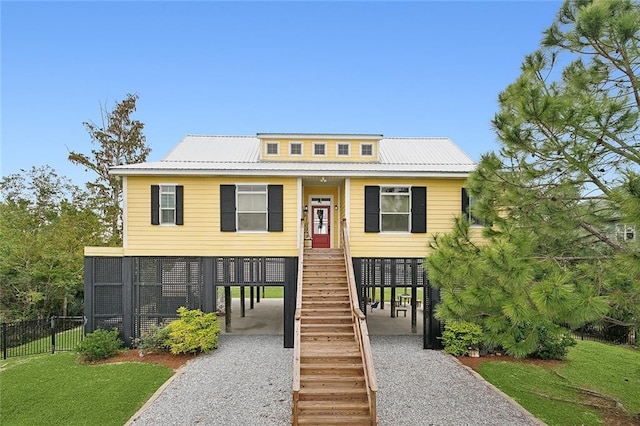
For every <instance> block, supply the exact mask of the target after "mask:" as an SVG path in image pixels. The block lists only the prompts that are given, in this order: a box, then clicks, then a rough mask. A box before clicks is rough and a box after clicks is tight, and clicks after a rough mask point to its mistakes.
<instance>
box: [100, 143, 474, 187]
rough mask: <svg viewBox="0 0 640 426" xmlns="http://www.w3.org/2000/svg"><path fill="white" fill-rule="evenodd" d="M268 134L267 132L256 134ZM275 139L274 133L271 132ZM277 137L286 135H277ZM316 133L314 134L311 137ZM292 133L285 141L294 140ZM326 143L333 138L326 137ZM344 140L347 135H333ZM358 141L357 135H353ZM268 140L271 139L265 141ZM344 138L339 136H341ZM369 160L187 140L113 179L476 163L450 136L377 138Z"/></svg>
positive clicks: (459, 167)
mask: <svg viewBox="0 0 640 426" xmlns="http://www.w3.org/2000/svg"><path fill="white" fill-rule="evenodd" d="M260 135H266V134H258V136H260ZM269 135H275V134H269ZM277 135H282V136H284V135H288V134H283V133H279V134H277ZM314 135H315V134H314ZM294 136H299V137H300V138H303V137H304V134H295V135H294V134H291V135H289V136H287V137H286V139H290V138H291V139H292V140H296V139H298V138H294ZM324 136H325V137H326V139H327V140H331V139H335V137H334V136H336V135H324ZM337 136H345V135H337ZM351 137H352V138H353V139H355V140H357V135H351ZM269 138H270V137H269ZM340 139H342V138H340ZM378 150H379V152H378V159H374V160H371V161H367V162H340V161H281V162H278V161H272V160H269V161H261V159H260V153H261V145H260V137H257V136H206V135H188V136H185V137H184V138H183V139H182V141H180V143H178V144H177V145H176V146H175V147H174V148H173V149H172V150H171V152H169V153H168V154H167V155H166V156H165V157H164V158H163V159H162V160H161V161H156V162H148V163H141V164H129V165H124V166H117V167H114V168H112V169H111V173H112V174H115V175H140V174H142V175H180V174H185V175H193V174H197V175H236V176H241V175H270V176H275V175H279V176H292V175H294V176H316V175H318V174H326V175H327V176H438V175H443V176H444V175H449V176H450V175H451V174H454V175H459V176H461V177H462V176H466V175H467V174H468V173H469V172H471V171H473V170H474V169H475V167H476V164H475V163H474V162H473V160H472V159H471V158H470V157H469V156H468V155H467V154H465V153H464V152H463V151H462V150H461V149H460V148H459V147H458V146H457V145H456V144H455V143H454V142H453V141H451V140H450V139H449V138H382V137H381V138H380V141H379V145H378Z"/></svg>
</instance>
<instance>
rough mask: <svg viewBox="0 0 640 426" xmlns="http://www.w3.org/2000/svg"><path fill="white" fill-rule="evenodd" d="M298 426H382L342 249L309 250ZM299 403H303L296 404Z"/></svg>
mask: <svg viewBox="0 0 640 426" xmlns="http://www.w3.org/2000/svg"><path fill="white" fill-rule="evenodd" d="M302 264H303V271H302V298H301V309H300V312H299V319H300V328H299V333H300V335H299V342H300V347H299V358H300V359H299V361H300V362H299V392H298V393H297V395H296V392H295V389H294V413H293V423H294V424H300V425H303V424H315V425H329V424H349V425H372V424H376V420H375V413H374V414H373V415H372V413H371V409H370V395H369V394H368V391H367V378H366V371H365V367H364V365H363V359H364V357H363V352H362V350H361V347H360V346H361V345H360V343H359V341H358V336H357V334H356V333H357V332H358V328H357V324H355V321H356V317H355V316H354V314H353V309H352V302H351V297H350V295H349V281H348V277H347V268H346V262H345V257H344V251H343V250H342V249H305V250H304V255H303V263H302ZM296 399H297V400H296Z"/></svg>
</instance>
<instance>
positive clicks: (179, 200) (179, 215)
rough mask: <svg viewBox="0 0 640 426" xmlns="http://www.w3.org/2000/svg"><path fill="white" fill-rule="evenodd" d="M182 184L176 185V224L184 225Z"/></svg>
mask: <svg viewBox="0 0 640 426" xmlns="http://www.w3.org/2000/svg"><path fill="white" fill-rule="evenodd" d="M183 200H184V186H182V185H176V225H184V201H183Z"/></svg>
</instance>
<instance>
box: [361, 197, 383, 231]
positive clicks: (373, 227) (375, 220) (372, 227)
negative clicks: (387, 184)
mask: <svg viewBox="0 0 640 426" xmlns="http://www.w3.org/2000/svg"><path fill="white" fill-rule="evenodd" d="M364 232H380V187H379V186H365V187H364Z"/></svg>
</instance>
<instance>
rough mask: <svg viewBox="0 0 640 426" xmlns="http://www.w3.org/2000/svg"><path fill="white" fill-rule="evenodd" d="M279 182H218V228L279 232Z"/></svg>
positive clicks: (280, 224) (281, 227)
mask: <svg viewBox="0 0 640 426" xmlns="http://www.w3.org/2000/svg"><path fill="white" fill-rule="evenodd" d="M282 199H283V186H282V185H264V184H262V185H261V184H238V185H220V230H221V231H222V232H236V231H249V232H251V231H254V232H261V231H263V232H264V231H269V232H282V230H283V223H282V206H283V204H282Z"/></svg>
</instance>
